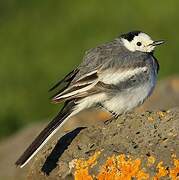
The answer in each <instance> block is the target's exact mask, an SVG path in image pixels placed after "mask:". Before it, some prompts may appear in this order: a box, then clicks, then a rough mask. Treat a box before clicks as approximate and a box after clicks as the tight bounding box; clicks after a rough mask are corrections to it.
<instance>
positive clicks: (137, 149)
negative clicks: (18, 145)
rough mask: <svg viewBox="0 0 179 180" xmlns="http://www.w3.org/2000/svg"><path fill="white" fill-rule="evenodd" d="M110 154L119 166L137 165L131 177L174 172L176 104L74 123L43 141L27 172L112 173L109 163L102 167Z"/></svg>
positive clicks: (60, 175)
mask: <svg viewBox="0 0 179 180" xmlns="http://www.w3.org/2000/svg"><path fill="white" fill-rule="evenodd" d="M71 141H72V142H71ZM69 144H70V145H69ZM96 153H97V154H98V155H95V154H96ZM94 155H95V157H94ZM114 155H115V156H114ZM110 158H111V159H112V160H111V162H114V160H115V161H117V162H118V161H119V162H118V163H119V164H118V165H119V166H122V165H124V164H126V167H128V168H129V167H130V166H131V168H132V169H137V170H136V172H134V174H131V178H132V177H133V178H137V177H138V178H137V179H140V178H139V176H141V177H143V179H148V178H150V179H151V178H152V177H156V178H158V177H162V176H165V177H162V179H168V178H169V176H170V177H174V176H175V177H177V175H179V161H178V159H177V158H179V108H175V109H171V110H168V111H165V112H162V111H156V112H145V113H130V114H126V115H122V116H120V117H119V118H118V119H116V120H112V121H111V122H107V123H106V124H103V125H97V126H92V127H89V128H85V129H80V128H77V129H75V130H74V131H71V132H70V133H68V134H67V135H65V136H63V137H62V138H61V139H60V140H59V141H58V142H57V141H55V142H53V143H52V144H51V145H47V146H46V147H45V148H44V150H43V151H42V152H40V153H39V154H38V155H37V156H36V158H35V159H34V160H33V163H32V165H31V167H30V170H29V173H28V175H27V177H28V179H32V180H36V179H38V180H41V179H49V180H50V179H74V176H75V178H76V179H78V180H80V179H83V178H85V179H90V180H91V179H95V178H97V179H100V177H104V174H106V177H107V176H111V175H112V174H110V173H111V172H110V171H111V170H110V168H109V165H107V166H105V164H106V163H108V161H109V160H110ZM115 158H116V159H115ZM91 161H93V162H92V163H91V164H90V162H91ZM121 161H124V162H121ZM162 162H163V164H162ZM177 163H178V164H177ZM104 166H105V168H107V169H105V168H104ZM110 166H114V164H110ZM102 167H103V168H102ZM104 169H105V170H104ZM113 169H114V167H113ZM127 170H129V171H130V168H129V169H127ZM118 171H119V172H118V173H119V174H120V175H121V176H122V175H124V174H125V173H126V172H123V171H126V170H122V169H121V170H119V169H118ZM130 172H131V171H130ZM172 172H173V174H172ZM115 173H117V172H116V171H115ZM115 173H114V172H113V175H114V174H115ZM127 174H128V175H129V174H130V173H129V172H128V173H127ZM172 175H173V176H172ZM92 177H93V178H92ZM94 177H95V178H94ZM101 179H104V178H101ZM119 179H120V178H119ZM141 179H142V178H141Z"/></svg>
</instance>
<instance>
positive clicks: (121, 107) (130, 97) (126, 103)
mask: <svg viewBox="0 0 179 180" xmlns="http://www.w3.org/2000/svg"><path fill="white" fill-rule="evenodd" d="M154 85H155V83H154V81H149V82H147V83H145V84H143V85H141V86H140V87H136V88H130V89H127V90H125V91H122V92H119V93H117V94H116V95H115V96H113V97H112V98H111V99H109V100H108V101H105V102H104V103H103V105H104V107H105V108H106V109H108V110H109V111H113V112H115V113H117V114H121V113H125V112H127V111H130V110H132V109H133V108H135V107H137V106H138V105H140V104H142V103H143V102H144V100H145V99H146V98H147V97H148V96H149V95H150V94H151V92H152V90H153V88H154Z"/></svg>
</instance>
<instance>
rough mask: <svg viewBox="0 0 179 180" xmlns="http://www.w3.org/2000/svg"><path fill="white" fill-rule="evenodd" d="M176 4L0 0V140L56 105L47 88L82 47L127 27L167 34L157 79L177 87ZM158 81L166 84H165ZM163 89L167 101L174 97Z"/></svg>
mask: <svg viewBox="0 0 179 180" xmlns="http://www.w3.org/2000/svg"><path fill="white" fill-rule="evenodd" d="M178 6H179V1H178V0H171V1H163V0H158V1H154V0H151V1H141V0H136V1H126V0H111V1H96V0H90V1H84V0H77V1H72V0H68V1H60V0H43V1H42V0H29V1H24V0H1V1H0V84H1V88H0V141H1V142H2V143H6V142H7V141H8V140H9V139H8V138H9V137H10V136H11V135H13V136H15V135H14V134H15V133H16V132H17V131H19V130H20V129H22V128H23V127H25V126H27V125H29V124H33V123H34V122H37V121H43V122H47V121H48V120H50V119H51V118H52V117H53V116H54V115H55V114H56V113H57V111H58V110H59V109H60V106H59V105H53V104H51V103H50V99H49V98H50V94H49V93H48V89H49V88H50V87H51V86H52V85H53V84H54V83H55V82H57V81H58V80H59V79H60V78H62V77H63V76H64V75H65V74H66V73H67V72H69V71H70V70H72V69H73V68H74V67H75V66H77V65H78V63H80V62H81V60H82V57H83V55H84V52H85V51H86V50H88V49H89V48H92V47H95V46H97V45H99V44H102V43H104V42H107V41H110V40H112V39H114V38H115V37H117V36H119V35H120V34H121V33H124V32H128V31H131V30H142V31H144V32H147V33H148V34H149V35H151V36H152V38H153V39H164V40H166V44H165V45H163V46H161V47H160V48H158V49H157V51H156V53H155V56H156V57H157V58H158V59H159V62H160V67H161V69H160V72H159V79H160V80H161V82H166V81H167V83H168V82H169V84H170V83H171V84H172V85H171V86H172V88H174V91H176V93H178V91H179V85H178V84H179V81H178V77H177V74H179V49H178V48H179V34H178V33H179V24H178V19H179V13H178ZM166 79H167V80H166ZM163 87H164V88H165V89H167V90H168V84H167V85H163ZM159 89H160V88H159ZM162 92H163V91H162ZM164 92H166V91H165V90H164ZM158 94H162V93H161V91H160V90H159V93H158ZM163 94H164V96H163V97H164V99H165V97H166V98H168V99H169V101H171V103H173V102H174V101H175V100H176V98H177V96H176V97H175V96H172V98H173V99H172V98H170V93H168V91H167V93H163ZM159 99H160V98H159ZM157 102H158V100H157ZM160 104H162V103H161V102H160ZM41 128H42V127H41ZM41 128H40V129H41ZM31 134H32V133H31ZM22 137H23V136H21V138H22ZM21 140H22V139H21ZM9 141H10V140H9ZM19 141H20V140H19ZM10 142H11V141H10ZM12 142H14V141H12ZM12 142H11V145H12ZM19 143H23V142H21V141H20V142H19ZM8 144H10V143H8ZM27 144H28V142H27ZM1 147H2V146H1ZM8 147H10V146H8ZM11 148H12V147H11ZM1 149H2V148H0V152H1ZM6 151H7V149H6ZM21 151H22V150H21ZM3 156H4V155H1V154H0V157H3ZM3 166H4V165H3ZM12 166H13V165H12ZM0 177H1V176H0Z"/></svg>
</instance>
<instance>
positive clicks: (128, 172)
mask: <svg viewBox="0 0 179 180" xmlns="http://www.w3.org/2000/svg"><path fill="white" fill-rule="evenodd" d="M140 166H141V161H140V160H139V159H135V160H132V159H131V158H129V159H127V160H126V157H125V155H124V154H121V155H119V156H115V155H113V156H112V157H110V158H108V160H107V161H106V163H105V165H104V166H103V167H102V169H101V171H100V173H99V174H98V175H97V179H98V180H107V179H109V180H110V179H114V180H130V179H131V178H133V177H136V178H137V179H139V180H141V179H148V178H149V175H148V174H146V173H145V172H144V171H143V170H142V169H141V168H140Z"/></svg>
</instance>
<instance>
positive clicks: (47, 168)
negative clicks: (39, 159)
mask: <svg viewBox="0 0 179 180" xmlns="http://www.w3.org/2000/svg"><path fill="white" fill-rule="evenodd" d="M84 128H85V127H79V128H76V129H74V130H73V131H71V132H69V133H67V134H65V135H64V136H62V137H61V138H60V139H59V140H58V142H57V144H56V145H55V147H54V149H53V150H52V152H51V153H50V155H49V156H48V157H47V159H46V161H45V163H44V165H43V166H42V169H41V170H42V172H44V173H45V174H46V175H49V174H50V173H51V172H52V170H53V169H55V168H56V166H57V162H58V159H59V158H60V157H61V155H62V154H63V152H64V151H65V150H66V149H67V148H68V146H69V145H70V144H71V142H72V141H73V139H74V138H75V137H76V136H77V135H78V134H79V133H80V131H81V130H82V129H84Z"/></svg>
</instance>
